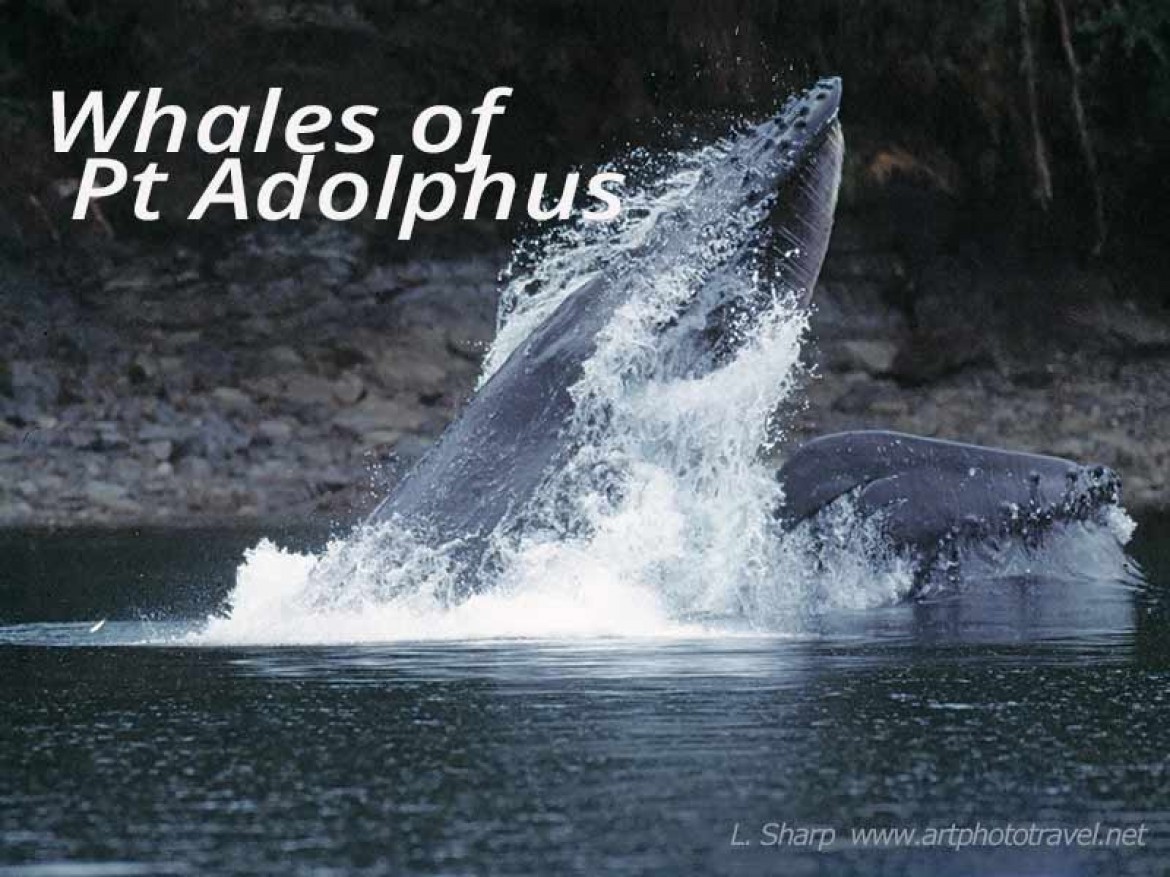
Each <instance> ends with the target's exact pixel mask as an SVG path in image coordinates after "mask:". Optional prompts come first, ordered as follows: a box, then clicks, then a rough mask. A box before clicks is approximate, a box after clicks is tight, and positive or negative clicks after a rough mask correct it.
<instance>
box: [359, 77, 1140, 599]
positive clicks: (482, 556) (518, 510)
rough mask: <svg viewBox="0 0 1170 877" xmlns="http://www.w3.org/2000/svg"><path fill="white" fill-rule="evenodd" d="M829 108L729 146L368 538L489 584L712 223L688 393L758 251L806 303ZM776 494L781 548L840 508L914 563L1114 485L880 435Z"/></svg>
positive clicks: (1084, 471)
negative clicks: (591, 366)
mask: <svg viewBox="0 0 1170 877" xmlns="http://www.w3.org/2000/svg"><path fill="white" fill-rule="evenodd" d="M840 100H841V82H840V80H839V79H836V78H827V79H822V80H819V81H818V82H816V83H815V84H814V85H812V86H811V87H809V88H807V89H805V90H804V91H802V92H800V93H798V94H796V95H794V96H793V97H792V98H791V99H789V101H788V102H787V103H786V104H785V105H784V107H783V108H782V109H781V111H780V112H779V113H778V114H777V115H776V116H774V117H773V118H771V119H768V120H767V121H765V122H763V123H761V124H759V125H756V126H754V127H751V128H747V129H745V130H743V131H741V132H740V133H739V134H738V135H737V136H736V137H734V139H732V140H730V141H728V142H726V143H725V144H724V145H723V147H722V152H721V153H719V159H718V160H717V161H716V162H714V163H713V164H712V165H710V166H707V167H706V168H705V169H704V171H703V174H702V178H701V179H699V180H698V181H697V182H696V184H695V185H694V188H693V189H692V190H691V191H690V193H689V197H688V198H687V200H686V203H683V204H680V205H677V206H676V207H675V208H674V209H672V210H670V211H668V212H666V213H665V214H664V215H663V216H661V217H659V218H658V220H657V221H656V223H655V225H654V229H653V233H652V234H650V235H649V236H648V238H647V239H646V240H645V241H644V242H643V243H642V244H641V245H640V246H639V247H637V248H635V249H634V250H633V251H631V252H629V253H625V254H623V258H621V259H620V260H616V261H615V263H614V264H612V265H609V266H607V267H606V268H605V269H604V270H602V271H600V272H599V273H597V274H596V275H595V276H593V277H592V278H591V279H589V280H588V281H587V282H584V283H583V284H582V285H581V286H580V287H578V288H576V289H575V290H573V291H572V292H570V293H568V294H567V295H566V297H565V298H564V299H563V300H561V301H560V303H559V305H557V306H556V308H555V310H553V311H552V312H551V313H550V314H549V315H548V316H547V317H545V318H544V319H543V321H542V322H540V323H539V325H537V326H536V327H535V328H533V329H532V330H531V331H530V332H529V334H528V335H527V336H526V337H525V338H524V339H523V340H522V341H521V342H520V343H519V344H517V345H516V346H515V348H514V349H513V350H512V351H511V352H510V354H508V355H507V358H506V359H505V360H504V361H503V362H502V364H500V365H498V367H496V368H495V370H494V371H493V372H491V374H490V377H489V378H488V379H487V380H486V381H485V382H484V383H483V384H482V385H481V387H480V388H479V390H478V392H477V393H476V394H475V395H474V396H473V397H472V398H471V399H470V401H469V402H468V403H467V405H466V406H465V407H464V409H463V411H462V413H461V415H460V416H459V418H458V419H457V420H456V421H455V422H454V423H453V424H451V426H449V427H448V429H447V430H446V432H445V433H444V434H443V435H442V437H441V438H440V440H439V441H438V442H437V443H436V444H435V445H434V446H433V447H432V448H431V449H430V450H429V451H428V452H427V454H426V455H425V456H424V457H423V458H422V459H421V460H420V461H419V462H418V463H417V465H416V466H415V467H414V468H413V469H412V470H411V471H410V472H408V473H407V474H406V476H405V477H404V478H403V479H402V481H400V482H399V483H398V485H397V486H396V487H394V488H393V490H392V491H391V492H390V494H389V495H388V496H387V497H386V498H385V500H384V501H383V502H382V503H381V504H380V505H379V506H378V507H377V508H376V509H375V511H374V512H373V513H372V515H371V516H370V519H369V522H370V523H372V524H392V525H394V526H396V527H401V528H404V529H407V530H409V531H410V532H412V533H414V534H417V535H419V536H420V537H422V538H424V539H425V540H426V541H427V542H428V543H430V544H433V545H442V546H446V547H448V548H451V547H453V549H454V556H455V557H456V558H457V560H458V563H459V564H460V565H461V567H462V576H461V580H462V581H463V582H464V584H463V586H462V587H463V592H462V593H461V594H455V595H453V596H455V597H456V598H458V597H460V596H465V595H466V594H467V593H470V592H473V591H474V590H476V589H477V588H478V587H479V585H480V583H482V582H485V581H487V580H489V579H490V572H491V570H490V567H491V564H492V562H493V554H492V552H493V545H494V544H495V541H496V540H498V539H499V537H501V536H504V537H506V536H508V535H509V534H512V535H514V534H516V533H518V532H519V533H522V532H523V530H524V528H525V526H526V523H527V521H528V516H529V515H530V514H531V513H532V508H533V505H534V502H535V500H536V498H537V497H539V496H540V495H541V493H542V487H543V486H544V485H546V484H548V483H549V481H550V479H552V478H554V477H555V476H556V474H557V473H558V470H560V469H561V468H563V467H564V466H565V465H566V464H567V463H568V461H569V460H570V459H571V456H572V454H573V453H574V451H575V450H576V443H577V442H578V441H579V431H578V430H577V428H576V427H579V426H580V424H579V423H576V422H575V418H577V416H578V414H579V412H578V403H577V401H576V400H575V398H574V393H573V389H574V387H575V386H576V385H577V384H578V382H579V381H580V380H581V378H582V375H583V373H584V369H585V366H586V364H587V363H588V362H589V360H590V357H592V356H593V354H594V353H595V352H596V351H597V349H598V344H599V338H600V337H601V335H602V333H603V331H604V330H605V329H606V327H607V326H609V325H610V323H611V321H612V320H613V318H614V315H615V313H617V312H618V310H619V309H620V308H621V307H622V306H623V305H624V304H626V303H627V302H629V301H630V300H631V299H632V297H634V296H637V295H638V294H639V291H640V289H644V287H643V286H640V284H642V283H644V282H645V278H647V277H655V276H660V275H662V274H664V273H666V272H668V271H669V269H670V267H671V262H670V260H671V258H672V256H674V255H677V254H678V253H680V252H687V251H688V247H690V248H692V251H693V248H694V247H696V246H702V245H703V244H704V242H705V241H709V240H720V241H722V240H725V237H721V236H720V234H719V224H720V222H723V221H725V219H726V218H727V217H732V218H743V221H745V222H747V223H749V224H750V225H751V229H750V231H751V233H750V234H740V235H734V236H730V238H731V239H732V240H733V241H734V242H735V243H734V245H732V246H728V247H726V248H725V251H724V250H723V249H720V250H718V251H717V253H716V256H715V258H714V259H713V263H712V264H710V265H709V266H708V267H707V268H706V270H705V273H704V274H703V276H701V277H700V278H699V279H698V281H697V283H696V284H694V286H695V291H694V294H693V297H692V298H691V299H690V300H689V301H687V302H686V303H685V304H684V306H683V307H682V308H681V309H680V310H679V312H677V313H674V314H673V315H671V316H670V318H669V319H667V320H665V321H664V324H663V326H662V329H661V335H660V339H661V341H662V343H663V345H666V349H668V350H669V356H667V357H666V359H667V360H668V361H669V364H670V367H671V368H673V369H674V372H673V373H674V374H675V375H676V376H681V377H701V376H702V375H704V374H706V373H708V372H710V371H712V370H713V369H715V368H717V367H718V366H719V365H720V364H721V363H722V362H725V361H726V360H727V357H728V356H730V355H731V354H733V353H734V352H735V350H736V345H737V343H738V342H739V340H740V333H737V332H736V331H735V327H736V326H737V325H739V324H741V323H742V320H744V319H747V320H750V319H751V318H752V316H753V315H754V314H756V313H758V312H759V311H760V310H761V309H762V307H763V305H762V303H761V302H759V301H752V300H750V299H751V296H752V294H753V293H752V291H751V290H745V288H744V284H742V283H736V282H733V278H734V277H736V276H742V270H743V267H744V265H747V264H751V265H755V264H756V260H758V259H759V257H760V252H761V249H762V250H763V251H766V254H768V255H770V257H771V259H770V263H769V264H770V267H771V271H772V276H774V277H775V278H776V279H777V281H778V283H779V284H780V286H782V287H783V288H784V289H786V290H788V291H790V292H791V294H792V295H793V296H794V299H795V302H796V303H797V304H798V305H804V304H807V302H808V300H809V298H810V296H811V295H812V291H813V288H814V285H815V283H816V279H817V276H818V273H819V271H820V268H821V263H822V261H823V259H824V256H825V251H826V249H827V247H828V242H829V236H830V232H831V230H832V222H833V212H834V209H835V206H836V197H837V188H838V185H839V183H840V175H841V162H842V154H843V139H842V135H841V128H840V123H839V121H838V110H839V106H840ZM736 221H738V220H736ZM741 230H742V229H741ZM737 272H738V273H737ZM761 294H763V293H761ZM778 477H779V480H780V482H781V485H782V491H783V501H782V503H781V506H780V507H779V508H778V509H777V510H776V514H775V517H776V523H777V531H778V532H777V537H778V538H779V537H780V536H781V535H782V533H783V532H784V531H788V530H792V529H794V528H795V527H797V526H799V525H800V524H802V523H804V522H809V523H810V524H813V525H815V522H816V521H817V519H818V517H819V516H820V515H821V513H822V512H824V511H825V510H826V509H827V508H829V507H831V506H833V504H834V503H836V502H837V501H839V500H842V499H843V498H847V499H849V500H851V501H852V502H853V503H854V505H855V510H856V512H857V513H858V514H860V515H861V516H863V517H872V518H874V519H875V520H876V521H878V522H879V524H880V528H881V532H882V534H883V536H884V537H885V539H886V540H888V541H889V542H890V543H892V544H893V545H894V546H895V547H898V548H910V549H913V550H914V551H916V552H920V553H922V554H926V555H929V554H931V553H932V552H933V553H937V552H938V551H939V550H941V548H942V547H943V546H945V545H946V544H948V542H953V541H954V539H955V538H957V537H958V536H960V535H962V536H967V537H972V538H988V537H991V536H996V535H1003V534H1009V535H1010V534H1016V535H1020V534H1024V535H1028V534H1033V535H1034V534H1035V533H1037V532H1040V531H1042V530H1043V529H1044V528H1045V527H1047V526H1049V525H1050V524H1052V523H1053V522H1054V521H1058V520H1072V519H1083V518H1085V517H1087V516H1088V515H1089V514H1091V513H1093V512H1094V511H1095V510H1097V509H1099V508H1101V507H1102V506H1105V505H1108V504H1110V503H1117V502H1118V501H1119V491H1120V482H1119V480H1118V478H1117V476H1116V475H1115V474H1114V473H1112V472H1110V471H1109V470H1106V469H1103V468H1102V467H1085V466H1080V465H1078V464H1076V463H1073V462H1071V461H1068V460H1062V459H1058V458H1055V457H1044V456H1038V455H1033V454H1022V453H1015V452H1011V451H1004V450H996V449H991V448H980V447H976V446H973V445H965V444H961V443H956V442H945V441H940V440H936V439H927V438H920V437H915V436H908V435H902V434H898V433H891V432H882V431H866V432H854V433H843V434H840V435H833V436H825V437H822V438H820V439H816V440H814V441H812V442H810V443H808V444H807V445H805V446H804V447H802V448H799V449H798V450H797V451H796V452H795V453H793V454H792V455H790V457H789V458H788V460H787V461H786V462H785V463H784V465H783V466H782V467H781V469H780V471H779V473H778Z"/></svg>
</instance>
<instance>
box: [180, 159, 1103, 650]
mask: <svg viewBox="0 0 1170 877" xmlns="http://www.w3.org/2000/svg"><path fill="white" fill-rule="evenodd" d="M720 150H721V147H708V148H705V149H701V150H698V151H696V152H694V153H691V154H689V155H682V156H675V157H674V158H673V159H672V160H671V161H670V162H669V163H668V164H669V169H668V170H667V171H666V172H664V173H662V174H661V175H660V178H659V179H658V180H656V181H653V182H651V183H650V184H648V185H647V186H646V187H644V188H643V189H641V190H638V191H631V192H627V193H626V196H625V204H626V209H625V212H624V213H623V218H622V219H621V220H620V221H618V222H615V223H612V224H609V225H592V226H590V225H579V226H576V227H573V228H568V229H564V230H561V231H559V232H557V233H555V234H554V235H551V236H549V237H546V238H544V239H542V240H539V241H535V242H529V243H527V244H526V245H524V246H522V247H521V248H520V249H519V250H518V252H517V254H516V257H515V259H514V263H513V267H512V268H511V269H509V271H507V272H505V275H504V278H503V279H504V287H503V290H502V293H501V303H500V319H499V332H498V336H497V338H496V341H495V343H494V344H493V347H492V349H491V351H490V352H489V354H488V356H487V359H486V363H485V367H484V371H483V375H482V377H481V384H482V382H483V381H484V380H486V379H487V378H488V377H489V376H490V375H491V374H493V373H494V372H495V371H496V369H498V368H499V366H500V365H501V364H502V363H503V362H504V361H505V360H506V359H507V357H508V356H509V355H510V354H511V353H512V351H514V350H515V349H516V347H517V346H518V345H519V344H520V343H521V342H522V341H523V340H524V338H525V337H526V336H527V335H528V333H530V332H531V331H532V330H533V329H534V328H535V327H536V326H538V325H540V323H541V322H542V321H543V320H544V319H546V318H547V317H548V316H549V315H550V314H551V313H552V312H553V311H555V309H556V308H557V307H558V306H559V305H560V304H561V302H563V301H564V300H565V299H566V298H567V297H568V296H569V295H571V294H572V293H573V292H574V291H575V290H577V289H579V288H580V287H581V285H582V284H584V283H586V282H588V280H589V279H590V278H591V277H593V276H595V275H597V273H598V272H600V271H602V270H603V269H604V270H613V269H614V266H620V265H621V264H622V263H623V262H624V261H629V262H631V263H633V262H634V260H635V259H636V260H637V261H636V265H637V270H635V271H631V272H630V273H629V274H628V275H627V276H625V277H624V278H623V282H628V283H631V284H634V286H635V288H634V292H633V294H632V295H630V296H629V298H628V300H627V301H626V303H625V304H623V305H622V306H620V307H619V308H617V309H616V311H615V312H614V314H613V316H612V318H611V320H610V322H609V324H608V325H607V326H606V328H605V329H603V330H602V332H601V333H600V335H599V337H598V343H597V349H596V351H595V352H594V354H593V355H592V356H591V357H590V359H589V360H588V361H587V362H586V363H585V364H584V369H583V374H582V377H581V379H580V380H579V382H578V383H577V384H576V385H575V386H574V387H573V388H572V391H571V392H572V395H573V398H574V401H575V403H576V419H575V422H574V424H573V428H574V429H575V431H576V432H575V439H576V442H575V447H576V448H577V450H576V451H575V454H574V456H573V457H572V458H571V459H570V460H568V461H567V463H566V464H565V465H564V466H563V467H562V468H561V470H560V471H559V472H558V473H557V475H556V477H554V478H552V479H551V480H550V481H549V482H548V483H547V484H546V485H545V487H544V489H543V490H542V491H541V493H540V494H539V495H538V496H537V497H536V501H535V502H534V504H533V508H532V509H531V515H529V516H528V517H527V518H526V520H527V521H528V522H529V526H527V527H526V528H525V530H524V533H523V535H522V536H520V537H519V538H517V537H514V536H510V535H505V534H497V536H496V538H495V555H494V556H495V558H496V560H497V561H498V573H497V574H496V576H495V581H494V582H492V584H491V586H490V587H486V588H481V589H479V591H478V592H477V593H476V594H474V595H473V596H471V597H470V598H468V599H465V600H456V599H453V597H452V595H454V594H456V593H460V592H461V589H460V588H459V584H460V582H459V577H460V575H461V573H460V570H459V567H458V564H457V563H456V561H455V556H456V552H455V551H454V550H453V549H455V548H456V547H457V546H451V545H448V546H434V545H432V544H431V543H430V542H429V541H428V540H427V539H425V538H421V537H420V536H418V535H417V534H412V533H409V532H404V531H392V530H390V529H389V525H383V526H381V527H376V528H371V527H362V528H359V529H358V530H357V531H355V532H354V533H353V534H352V535H350V536H349V537H347V538H345V539H338V540H335V541H333V542H331V543H330V544H329V545H328V546H327V547H326V549H325V550H324V551H323V552H321V553H320V554H319V555H308V554H297V553H292V552H288V551H284V550H281V549H280V548H278V547H276V546H275V545H273V544H272V543H271V542H267V541H265V542H262V543H260V544H259V545H258V546H256V547H255V548H254V549H252V550H251V551H249V552H248V554H247V556H246V558H245V560H244V563H243V564H242V565H241V567H240V569H239V571H238V574H237V583H236V587H235V589H234V591H233V592H232V594H231V597H230V606H229V609H228V611H227V614H226V615H224V616H217V617H214V618H211V619H209V620H208V622H207V625H206V627H205V629H204V630H203V631H202V632H201V633H200V634H198V635H197V636H196V637H195V639H196V640H197V641H199V642H205V643H342V642H364V641H397V640H419V639H467V638H489V637H501V638H511V637H554V638H559V637H578V636H586V637H589V636H636V637H647V636H649V637H656V636H669V637H674V636H686V637H691V636H695V635H697V634H702V633H703V632H704V631H713V632H718V633H720V634H723V633H725V632H727V631H729V630H730V631H742V630H743V629H745V628H747V629H757V630H759V629H766V630H770V631H775V630H788V631H792V630H799V629H800V627H801V625H802V623H803V622H804V620H805V619H806V618H807V617H808V615H809V614H810V613H815V612H820V611H823V610H825V609H830V608H834V607H847V608H864V607H869V606H874V605H878V604H882V603H888V602H892V601H895V600H897V599H900V598H901V597H904V596H905V595H906V594H907V593H908V591H909V590H910V588H911V585H912V583H913V568H912V566H911V564H910V563H908V562H906V561H905V560H903V559H900V558H897V557H894V556H891V555H890V554H889V553H888V552H883V548H882V546H881V544H880V538H879V537H878V536H877V534H876V532H875V531H872V528H869V529H867V527H866V525H864V524H863V523H860V522H858V521H857V520H856V519H855V518H850V517H849V516H845V517H842V519H841V521H840V522H839V526H838V527H836V528H835V529H834V528H830V531H829V532H835V533H836V536H835V537H834V538H831V539H829V540H828V543H829V544H828V545H826V543H825V536H824V531H822V532H821V533H820V535H819V536H818V541H817V544H816V545H814V544H812V543H813V540H812V539H811V537H810V536H809V534H807V533H802V532H801V531H799V530H798V531H796V532H795V533H793V534H788V535H785V534H782V533H780V532H779V530H778V528H777V526H776V524H775V522H774V518H773V510H774V509H775V508H776V506H777V504H778V503H779V502H780V501H781V499H782V497H781V492H780V488H779V485H778V483H777V481H776V479H775V477H774V467H773V465H771V464H769V463H767V462H766V461H765V460H764V459H763V458H762V456H761V449H762V448H765V447H767V446H768V444H769V443H770V442H771V441H773V440H774V439H775V438H776V425H777V424H776V422H775V418H776V412H777V411H778V410H782V409H783V408H784V406H785V405H786V403H787V402H788V400H789V396H790V394H791V393H792V392H793V389H794V387H795V386H796V383H797V380H798V378H799V376H800V373H801V372H800V364H799V354H800V347H801V341H802V338H803V336H804V333H805V330H806V314H805V312H804V311H803V310H801V309H800V308H798V307H797V306H796V305H795V303H794V302H795V296H794V295H793V294H792V291H790V290H785V289H781V288H773V286H774V284H773V282H772V281H770V280H768V279H767V278H766V277H763V276H761V275H760V273H759V272H758V270H757V269H756V268H755V267H754V266H753V265H752V264H750V262H745V263H744V264H743V265H742V266H741V267H737V268H736V269H735V270H734V271H731V272H730V273H727V274H726V275H723V276H721V281H722V282H726V283H730V284H732V286H733V287H734V288H733V290H732V291H733V292H735V293H737V294H742V295H744V296H750V298H751V300H752V301H764V302H768V301H770V306H769V305H767V304H765V305H764V306H763V307H761V308H760V310H759V311H758V313H756V314H755V315H754V319H753V321H752V322H751V325H750V326H746V327H743V333H744V334H743V337H742V339H741V341H742V343H740V344H738V346H737V348H736V349H735V351H734V352H733V353H731V354H729V355H728V356H727V357H726V358H725V359H724V360H721V361H719V362H718V363H710V362H708V363H705V364H704V367H703V368H701V369H689V368H686V367H683V366H681V365H680V360H685V356H683V357H680V356H679V355H677V354H678V352H679V351H678V350H672V349H671V343H672V342H671V340H670V339H671V338H674V339H675V341H676V342H677V340H678V338H679V337H681V336H682V335H683V334H685V333H682V332H679V333H675V334H674V335H671V334H670V333H668V332H664V331H663V327H664V326H669V325H670V324H671V323H670V320H671V318H672V317H673V316H677V315H678V314H679V313H680V312H681V311H682V310H683V309H684V308H685V307H686V306H687V303H688V302H692V301H694V299H695V297H696V296H697V295H698V294H700V292H701V290H702V289H703V284H704V283H705V282H706V281H707V280H708V278H709V277H710V276H711V272H712V271H713V270H725V269H726V266H727V254H728V252H729V251H732V250H737V251H749V250H750V249H751V246H752V245H753V243H754V239H753V237H752V236H754V235H756V234H757V233H758V232H757V227H758V222H759V220H760V218H761V211H766V210H767V209H768V205H767V204H759V205H756V206H754V207H745V208H743V209H742V211H738V212H737V211H729V210H727V209H726V205H713V206H710V207H708V206H706V205H704V204H702V203H695V202H696V201H697V200H701V199H695V198H692V197H691V196H692V195H693V193H694V191H695V187H696V186H697V185H698V184H699V181H700V180H701V178H702V175H703V171H704V168H705V167H706V166H707V165H708V164H710V163H712V162H716V161H719V160H720V158H721V157H722V153H721V151H720ZM680 216H683V217H685V220H686V221H687V222H690V223H692V224H693V225H694V226H695V228H696V229H701V232H696V233H695V234H694V235H692V236H690V237H685V236H684V239H683V240H682V243H681V244H679V245H678V246H676V247H674V248H673V249H670V250H669V251H665V252H659V250H660V245H661V242H662V237H663V235H662V234H661V233H660V232H661V229H660V226H661V225H664V224H665V225H667V226H670V224H671V223H674V226H673V228H674V231H675V232H677V230H678V228H679V222H680ZM674 240H675V241H676V242H677V240H678V236H677V234H676V235H675V238H674ZM696 375H698V376H696ZM1118 526H1120V524H1119V525H1118ZM697 619H701V621H699V620H697Z"/></svg>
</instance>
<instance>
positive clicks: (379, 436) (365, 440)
mask: <svg viewBox="0 0 1170 877" xmlns="http://www.w3.org/2000/svg"><path fill="white" fill-rule="evenodd" d="M360 438H361V442H362V445H363V446H364V447H366V448H367V449H369V448H381V447H395V448H396V447H397V445H398V444H399V443H400V440H401V439H402V433H401V432H399V431H398V430H396V429H375V430H372V431H371V432H367V433H363V434H362V435H361V436H360Z"/></svg>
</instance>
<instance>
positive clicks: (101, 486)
mask: <svg viewBox="0 0 1170 877" xmlns="http://www.w3.org/2000/svg"><path fill="white" fill-rule="evenodd" d="M127 494H128V491H127V490H126V488H125V487H123V486H122V485H121V484H112V483H110V482H109V481H90V482H89V483H88V484H86V485H85V497H86V499H88V500H89V501H90V502H92V503H96V504H97V505H110V504H116V503H119V502H122V501H123V500H125V499H126V497H127Z"/></svg>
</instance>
